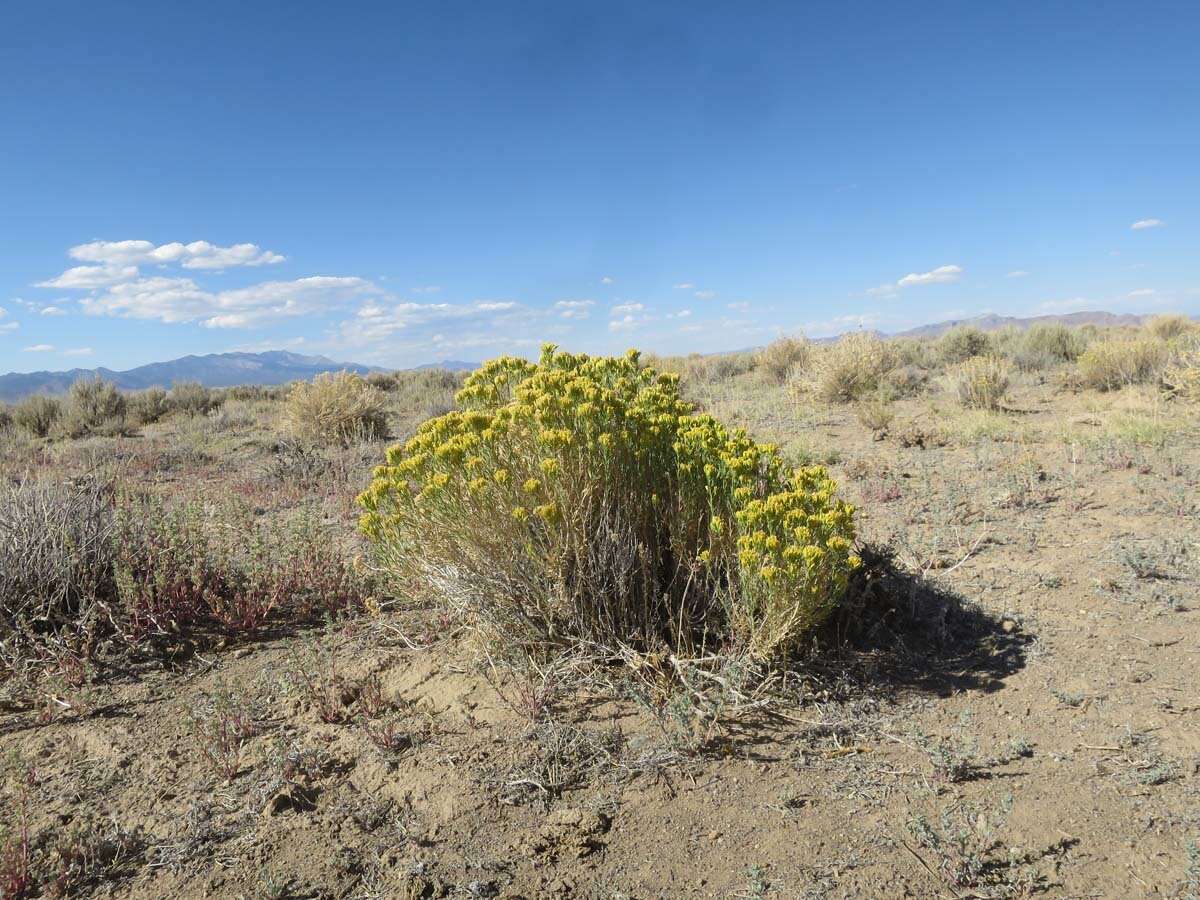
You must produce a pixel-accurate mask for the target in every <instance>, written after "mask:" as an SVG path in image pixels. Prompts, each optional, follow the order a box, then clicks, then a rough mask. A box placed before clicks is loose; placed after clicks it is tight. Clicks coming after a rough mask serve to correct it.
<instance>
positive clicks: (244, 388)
mask: <svg viewBox="0 0 1200 900" xmlns="http://www.w3.org/2000/svg"><path fill="white" fill-rule="evenodd" d="M289 390H290V388H289V387H288V386H287V385H282V384H235V385H234V386H233V387H227V388H225V389H224V390H223V391H221V394H222V396H223V398H224V399H225V400H238V401H241V402H244V403H248V402H254V401H275V400H282V399H283V398H284V397H286V396H287V395H288V391H289Z"/></svg>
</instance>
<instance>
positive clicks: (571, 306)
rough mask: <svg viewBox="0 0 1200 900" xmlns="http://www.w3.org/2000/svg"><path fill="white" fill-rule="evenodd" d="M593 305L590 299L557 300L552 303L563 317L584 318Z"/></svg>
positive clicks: (588, 314)
mask: <svg viewBox="0 0 1200 900" xmlns="http://www.w3.org/2000/svg"><path fill="white" fill-rule="evenodd" d="M595 305H596V304H595V302H594V301H592V300H559V301H558V302H557V303H555V304H554V308H555V309H557V310H558V314H559V316H561V317H562V318H564V319H586V318H587V317H588V316H590V315H591V312H590V310H591V308H592V307H593V306H595Z"/></svg>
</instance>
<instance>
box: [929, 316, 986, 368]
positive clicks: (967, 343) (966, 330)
mask: <svg viewBox="0 0 1200 900" xmlns="http://www.w3.org/2000/svg"><path fill="white" fill-rule="evenodd" d="M992 351H993V346H992V340H991V338H990V337H989V336H988V335H987V334H985V333H984V332H982V331H980V330H979V329H978V328H976V327H974V326H973V325H959V326H958V327H956V328H951V329H950V330H949V331H947V332H946V333H945V334H943V335H942V336H941V337H940V338H938V342H937V353H938V357H939V358H940V359H941V361H942V362H944V363H951V364H953V363H960V362H963V361H964V360H968V359H970V358H971V357H973V356H984V355H985V354H989V353H991V352H992Z"/></svg>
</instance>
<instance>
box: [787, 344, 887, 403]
mask: <svg viewBox="0 0 1200 900" xmlns="http://www.w3.org/2000/svg"><path fill="white" fill-rule="evenodd" d="M898 361H899V360H898V358H897V356H896V352H895V350H894V349H893V348H892V347H891V346H890V345H889V344H888V343H887V342H886V341H883V340H881V339H880V338H878V337H877V336H875V335H873V334H869V333H867V332H865V331H858V332H853V333H851V334H845V335H842V336H841V337H840V338H839V339H838V340H837V342H836V343H834V344H830V345H828V346H826V347H822V348H820V350H819V351H817V352H816V353H814V354H813V358H812V362H811V363H810V365H809V377H808V378H807V379H800V380H799V381H800V383H802V384H807V385H808V386H810V387H811V388H812V389H813V390H814V391H815V392H816V394H817V396H818V397H819V398H820V399H822V400H825V401H827V402H830V403H851V402H853V401H855V400H858V399H861V398H862V397H865V396H867V395H868V394H871V393H874V392H875V391H877V390H878V389H879V386H880V383H881V382H882V381H883V379H884V377H885V376H886V375H887V374H888V373H889V372H891V371H892V370H893V369H894V368H896V365H897V363H898Z"/></svg>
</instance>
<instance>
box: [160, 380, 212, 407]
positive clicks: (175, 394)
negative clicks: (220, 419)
mask: <svg viewBox="0 0 1200 900" xmlns="http://www.w3.org/2000/svg"><path fill="white" fill-rule="evenodd" d="M222 402H224V397H222V396H221V395H220V394H218V393H217V392H216V391H214V390H213V389H212V388H208V387H205V386H204V385H202V384H200V382H198V381H179V382H176V383H175V384H173V385H172V386H171V390H170V391H169V392H168V393H167V403H168V404H169V405H170V408H171V411H172V412H177V413H181V414H183V415H186V416H206V415H208V414H209V413H210V412H212V411H213V410H214V409H216V408H217V407H219V406H220V405H221V403H222Z"/></svg>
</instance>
